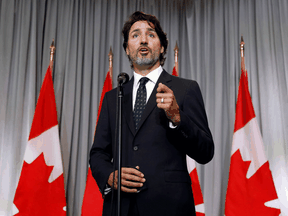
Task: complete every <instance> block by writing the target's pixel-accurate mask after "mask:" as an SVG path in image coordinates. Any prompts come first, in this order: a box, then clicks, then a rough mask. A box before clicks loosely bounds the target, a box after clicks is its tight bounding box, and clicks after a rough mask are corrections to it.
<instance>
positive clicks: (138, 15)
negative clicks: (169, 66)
mask: <svg viewBox="0 0 288 216" xmlns="http://www.w3.org/2000/svg"><path fill="white" fill-rule="evenodd" d="M137 21H147V22H148V24H149V25H150V26H151V27H152V28H154V29H155V31H156V33H157V35H158V37H159V40H160V43H161V46H163V47H164V52H163V53H161V54H160V57H159V60H160V64H161V66H163V65H164V62H165V59H166V58H165V57H164V56H165V54H166V51H167V47H168V39H167V36H166V33H165V32H164V31H163V30H162V28H161V25H160V22H159V20H158V19H157V18H156V17H155V16H153V15H150V14H145V13H143V12H141V11H136V12H134V13H133V14H132V15H131V16H130V17H129V19H128V20H127V21H126V22H125V24H124V26H123V29H122V34H123V37H124V41H123V48H124V50H125V52H126V48H127V45H128V37H129V32H130V29H131V26H132V25H133V24H134V23H135V22H137ZM129 60H130V59H129Z"/></svg>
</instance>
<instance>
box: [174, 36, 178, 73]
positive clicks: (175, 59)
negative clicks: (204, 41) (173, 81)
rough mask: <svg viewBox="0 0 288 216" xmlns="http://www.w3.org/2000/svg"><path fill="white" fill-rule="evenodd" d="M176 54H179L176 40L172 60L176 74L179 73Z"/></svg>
mask: <svg viewBox="0 0 288 216" xmlns="http://www.w3.org/2000/svg"><path fill="white" fill-rule="evenodd" d="M178 55H179V47H178V44H177V41H176V45H175V48H174V62H175V69H176V72H177V74H178V75H179V65H178Z"/></svg>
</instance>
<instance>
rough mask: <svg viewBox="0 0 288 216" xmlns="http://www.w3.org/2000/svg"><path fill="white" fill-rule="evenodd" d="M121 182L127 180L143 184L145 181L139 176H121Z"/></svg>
mask: <svg viewBox="0 0 288 216" xmlns="http://www.w3.org/2000/svg"><path fill="white" fill-rule="evenodd" d="M121 177H122V180H123V179H124V180H129V181H135V182H145V181H146V179H145V178H143V177H139V176H136V175H131V174H124V173H123V174H122V176H121Z"/></svg>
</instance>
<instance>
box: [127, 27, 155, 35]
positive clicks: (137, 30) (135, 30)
mask: <svg viewBox="0 0 288 216" xmlns="http://www.w3.org/2000/svg"><path fill="white" fill-rule="evenodd" d="M147 30H148V31H153V32H156V31H155V29H154V28H147ZM139 31H140V29H134V30H133V31H131V32H130V33H131V34H132V33H134V32H139Z"/></svg>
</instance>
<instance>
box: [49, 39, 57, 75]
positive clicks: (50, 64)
mask: <svg viewBox="0 0 288 216" xmlns="http://www.w3.org/2000/svg"><path fill="white" fill-rule="evenodd" d="M55 51H56V47H55V45H54V38H53V40H52V43H51V45H50V63H49V66H50V68H51V72H52V75H53V64H54V54H55Z"/></svg>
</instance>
